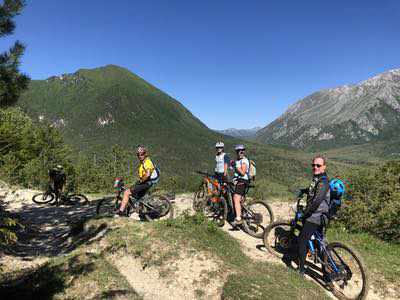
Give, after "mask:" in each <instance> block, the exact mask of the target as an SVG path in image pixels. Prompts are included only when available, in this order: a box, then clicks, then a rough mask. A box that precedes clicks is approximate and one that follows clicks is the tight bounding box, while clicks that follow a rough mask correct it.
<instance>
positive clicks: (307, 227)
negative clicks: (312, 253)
mask: <svg viewBox="0 0 400 300" xmlns="http://www.w3.org/2000/svg"><path fill="white" fill-rule="evenodd" d="M320 228H321V225H318V224H314V223H310V222H307V221H305V222H304V226H303V229H302V230H301V233H300V236H299V270H300V271H304V264H305V262H306V255H307V249H308V241H309V240H310V238H311V236H312V234H313V233H314V232H316V231H317V230H319V229H320Z"/></svg>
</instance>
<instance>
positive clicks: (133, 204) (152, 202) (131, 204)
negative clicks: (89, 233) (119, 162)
mask: <svg viewBox="0 0 400 300" xmlns="http://www.w3.org/2000/svg"><path fill="white" fill-rule="evenodd" d="M114 188H115V197H113V198H103V199H101V200H100V201H99V202H98V204H97V207H96V213H97V214H98V215H114V214H115V212H116V211H117V210H118V209H119V207H120V206H121V201H122V197H123V194H124V191H125V190H126V189H127V188H126V187H125V183H124V180H123V179H122V178H116V179H115V180H114ZM174 199H175V195H173V194H170V195H162V196H153V195H148V194H146V195H145V196H143V197H142V198H141V199H134V198H133V197H132V196H130V197H129V201H128V204H127V207H126V209H125V215H126V216H127V217H129V216H130V215H131V214H132V213H133V212H135V213H137V214H138V215H139V217H140V219H143V220H147V221H151V220H154V219H157V218H161V217H164V216H166V215H167V214H168V213H169V214H170V217H171V218H172V217H173V208H172V205H171V201H172V200H174Z"/></svg>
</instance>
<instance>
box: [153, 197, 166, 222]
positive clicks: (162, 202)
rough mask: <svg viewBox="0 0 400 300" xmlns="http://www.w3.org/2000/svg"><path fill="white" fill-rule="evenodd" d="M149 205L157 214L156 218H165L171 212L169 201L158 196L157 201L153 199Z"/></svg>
mask: <svg viewBox="0 0 400 300" xmlns="http://www.w3.org/2000/svg"><path fill="white" fill-rule="evenodd" d="M151 205H152V206H153V207H154V210H155V211H156V212H157V217H158V218H162V217H164V216H166V215H167V214H168V213H169V211H170V210H171V201H170V200H169V199H168V198H167V197H166V196H160V197H158V198H157V199H154V200H153V201H152V203H151Z"/></svg>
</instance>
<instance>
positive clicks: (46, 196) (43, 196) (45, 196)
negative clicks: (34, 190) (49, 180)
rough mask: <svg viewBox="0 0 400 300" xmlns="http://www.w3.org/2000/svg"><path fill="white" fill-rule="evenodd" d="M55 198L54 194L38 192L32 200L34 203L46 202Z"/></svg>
mask: <svg viewBox="0 0 400 300" xmlns="http://www.w3.org/2000/svg"><path fill="white" fill-rule="evenodd" d="M54 198H55V195H54V194H53V193H48V192H46V193H40V194H36V195H34V196H33V197H32V201H33V202H35V203H36V204H46V203H49V202H51V201H53V200H54Z"/></svg>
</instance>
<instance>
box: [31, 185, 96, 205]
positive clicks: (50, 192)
mask: <svg viewBox="0 0 400 300" xmlns="http://www.w3.org/2000/svg"><path fill="white" fill-rule="evenodd" d="M53 200H56V205H57V206H58V205H59V202H63V203H65V204H69V205H76V204H80V205H85V204H88V203H89V200H88V198H87V197H86V196H85V195H83V194H78V193H71V194H70V191H67V192H65V193H59V197H58V199H57V192H56V191H55V190H54V189H53V188H52V186H51V185H49V186H48V188H47V190H46V191H45V192H44V193H39V194H36V195H34V196H33V197H32V201H33V202H35V203H36V204H46V203H50V202H52V201H53Z"/></svg>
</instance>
